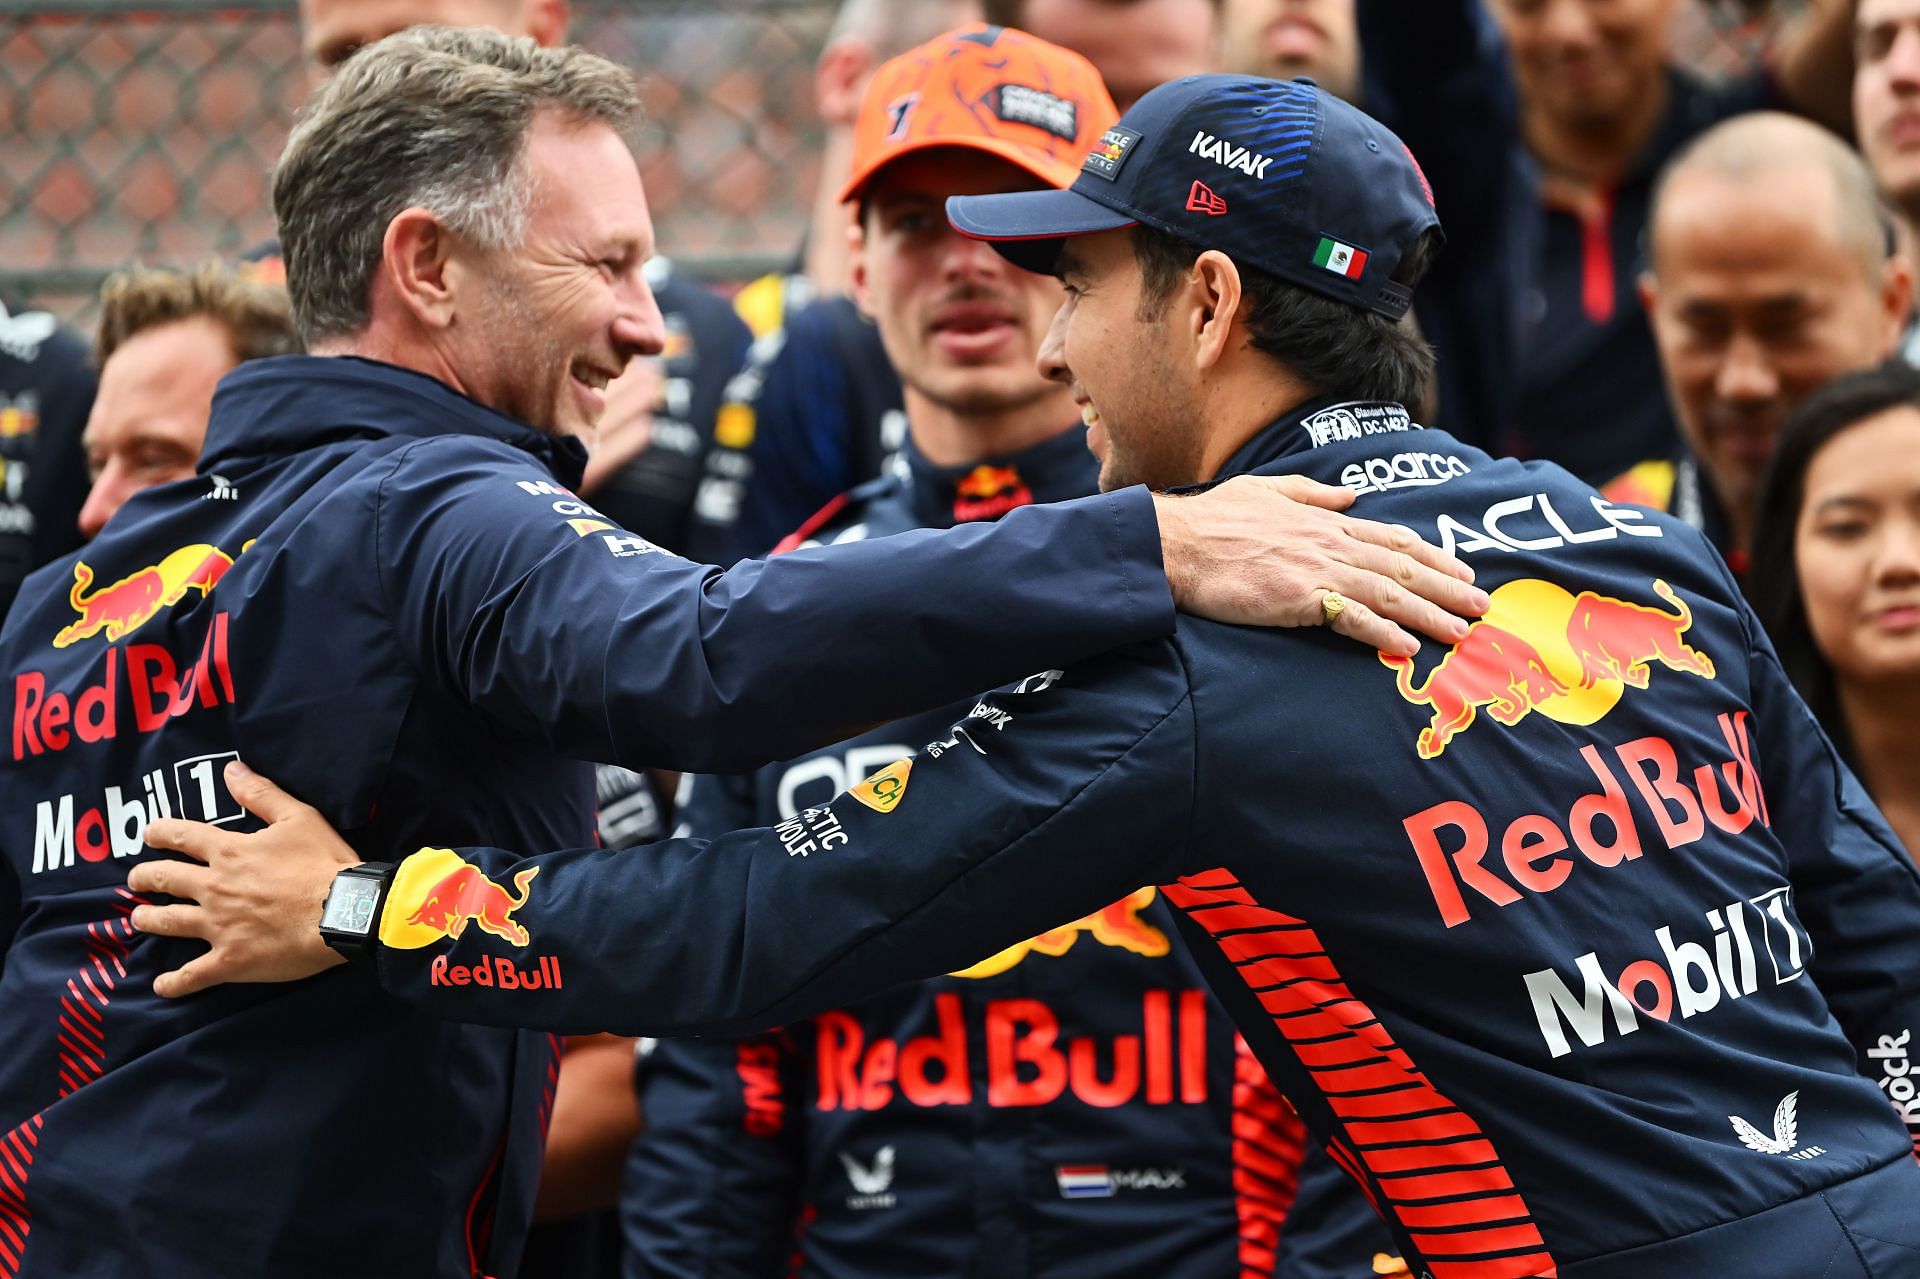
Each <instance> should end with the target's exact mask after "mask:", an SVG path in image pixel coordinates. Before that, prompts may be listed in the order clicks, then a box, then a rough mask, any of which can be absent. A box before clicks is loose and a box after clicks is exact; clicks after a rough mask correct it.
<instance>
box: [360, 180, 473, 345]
mask: <svg viewBox="0 0 1920 1279" xmlns="http://www.w3.org/2000/svg"><path fill="white" fill-rule="evenodd" d="M454 247H455V246H454V240H453V236H452V235H451V234H450V233H449V232H448V231H447V229H446V227H444V226H442V225H441V224H440V220H439V219H438V218H436V217H434V215H433V214H431V213H429V212H428V211H427V210H425V209H422V208H420V207H418V206H415V207H413V208H409V209H402V210H401V211H400V212H399V213H398V214H396V215H395V216H394V219H393V221H391V222H389V223H387V234H386V238H385V240H384V241H382V243H381V245H380V276H381V280H382V282H383V283H384V284H385V285H386V288H387V291H388V292H389V293H390V294H391V295H392V296H393V298H394V300H395V301H396V302H397V303H398V304H399V305H400V306H401V307H402V308H404V309H405V310H406V312H407V313H408V314H409V315H411V316H412V317H413V318H414V319H415V321H416V322H418V323H419V324H421V325H423V326H425V327H427V328H430V329H444V328H447V327H449V326H450V325H452V323H453V313H454V297H453V295H454V286H455V277H456V276H458V275H459V274H460V272H459V271H458V269H457V268H456V267H455V266H454V265H453V263H452V258H453V254H454Z"/></svg>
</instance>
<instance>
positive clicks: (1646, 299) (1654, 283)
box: [1633, 271, 1660, 318]
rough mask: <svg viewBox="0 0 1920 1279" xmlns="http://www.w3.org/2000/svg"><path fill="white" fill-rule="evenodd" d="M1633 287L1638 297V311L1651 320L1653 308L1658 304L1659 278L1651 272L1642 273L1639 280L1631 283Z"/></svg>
mask: <svg viewBox="0 0 1920 1279" xmlns="http://www.w3.org/2000/svg"><path fill="white" fill-rule="evenodd" d="M1633 287H1634V291H1635V292H1637V293H1639V295H1640V309H1641V310H1643V311H1645V312H1646V313H1647V315H1648V317H1649V318H1651V317H1652V315H1653V312H1654V307H1656V306H1657V305H1659V302H1660V277H1659V276H1657V275H1655V274H1654V273H1653V272H1651V271H1642V272H1641V273H1640V278H1639V279H1637V280H1635V281H1634V282H1633Z"/></svg>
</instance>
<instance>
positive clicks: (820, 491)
mask: <svg viewBox="0 0 1920 1279" xmlns="http://www.w3.org/2000/svg"><path fill="white" fill-rule="evenodd" d="M896 8H897V9H899V10H900V11H901V16H902V18H904V22H903V23H900V25H898V27H897V30H898V32H899V34H901V35H905V34H908V33H910V32H915V31H916V28H918V27H919V24H920V23H921V22H924V21H927V20H931V19H936V18H939V17H941V16H942V14H943V10H944V16H945V19H946V21H947V23H948V24H951V22H953V21H954V20H955V19H954V18H953V11H952V7H951V6H949V5H940V4H934V5H928V4H925V3H922V4H901V5H888V6H886V7H885V10H886V13H887V16H888V20H890V21H894V22H900V19H895V18H894V17H893V11H894V10H895V9H896ZM864 9H865V6H863V5H859V4H857V3H856V4H850V5H848V6H847V9H843V10H842V17H843V18H845V17H847V16H848V10H855V11H856V16H857V14H858V12H863V11H864ZM1219 10H1220V3H1219V0H996V2H995V3H987V4H982V5H981V6H980V12H981V15H982V16H983V17H984V19H985V20H986V21H987V22H988V23H990V24H994V25H999V26H1010V27H1015V28H1017V29H1019V30H1021V31H1025V32H1027V33H1029V34H1031V35H1035V36H1038V37H1039V38H1040V39H1042V40H1046V41H1048V42H1049V43H1051V44H1057V45H1060V46H1062V47H1063V48H1068V49H1072V50H1073V51H1074V52H1076V53H1078V54H1080V55H1081V56H1082V57H1085V58H1086V59H1087V60H1088V61H1090V62H1092V63H1093V65H1094V67H1095V68H1096V69H1097V70H1098V71H1099V72H1100V75H1101V78H1102V79H1103V80H1104V81H1105V82H1106V84H1107V86H1108V89H1109V90H1110V91H1111V92H1112V94H1113V96H1114V98H1115V100H1116V101H1117V102H1119V103H1120V106H1121V109H1122V110H1124V109H1125V107H1126V104H1127V103H1128V102H1131V101H1132V100H1133V99H1134V98H1136V97H1138V96H1139V95H1141V94H1143V93H1145V92H1146V91H1147V90H1148V89H1151V88H1152V87H1153V86H1154V85H1155V84H1158V83H1160V81H1161V80H1163V79H1173V78H1177V77H1179V76H1183V75H1190V74H1193V73H1196V72H1201V71H1212V70H1215V69H1217V63H1218V59H1219V42H1218V25H1217V23H1218V17H1219ZM945 29H947V26H946V25H943V26H941V27H938V28H935V30H945ZM933 34H934V31H933V30H924V31H923V32H919V33H917V38H916V39H914V40H913V41H912V43H910V44H901V45H899V46H897V50H896V51H901V50H904V49H907V48H911V47H913V46H914V45H916V44H919V43H922V42H923V41H924V40H926V39H927V38H929V37H930V36H932V35H933ZM843 83H844V81H843ZM834 100H842V98H841V97H839V96H836V98H835V99H834ZM830 154H831V153H830ZM824 177H825V174H824V170H823V184H824ZM824 189H825V188H824V185H823V190H824ZM836 216H837V218H838V223H837V225H839V226H841V227H843V228H844V227H845V225H846V214H845V213H844V212H842V213H839V214H838V215H836ZM833 224H835V223H834V219H832V218H828V217H825V216H822V215H820V214H819V213H818V211H816V216H815V218H814V221H813V223H812V226H813V234H814V235H816V236H817V235H819V234H822V233H824V231H825V230H826V228H827V227H828V226H829V225H833ZM786 315H787V320H786V331H785V333H784V334H783V335H782V336H781V338H780V339H779V341H778V344H777V345H776V344H775V343H773V342H769V341H768V339H766V338H762V339H761V340H760V341H761V343H763V344H765V345H764V346H762V345H756V350H755V356H754V359H753V360H751V361H750V362H749V364H748V367H747V368H746V369H745V370H744V371H743V372H742V373H741V376H740V378H739V379H738V380H737V381H736V383H735V385H734V387H733V388H731V389H730V390H729V394H728V399H729V403H728V405H727V406H726V408H725V409H723V410H722V414H721V422H720V427H719V431H718V435H719V437H720V440H721V447H719V448H716V449H715V450H714V452H713V453H712V454H711V455H710V457H709V460H708V464H707V479H706V481H705V482H704V483H703V485H702V487H701V493H700V502H699V512H698V519H699V521H700V524H701V531H700V533H699V534H698V536H697V537H696V540H695V542H694V545H693V548H692V551H691V553H692V554H694V555H695V556H696V558H701V559H709V560H713V561H715V562H717V563H731V562H732V561H733V560H736V559H739V558H741V557H742V556H747V555H759V554H764V553H765V552H766V550H767V549H768V548H769V547H771V546H773V545H774V544H775V543H776V542H778V541H779V540H780V539H781V538H783V537H785V536H786V535H787V534H788V533H791V532H792V531H793V530H794V529H796V528H798V527H799V526H800V525H801V524H802V523H803V522H804V521H805V520H807V519H808V518H810V517H811V516H812V515H813V514H814V513H815V512H817V511H819V510H820V509H821V508H822V507H823V506H825V505H826V504H827V503H828V502H830V501H832V500H833V499H834V498H835V497H837V496H839V495H840V494H841V493H843V492H845V491H846V490H848V489H850V488H852V487H853V486H855V485H856V484H860V483H862V482H864V481H866V480H869V479H872V478H873V477H874V476H876V475H879V474H881V473H882V472H883V471H885V470H886V469H888V467H889V466H890V465H892V464H893V462H894V460H895V459H896V458H897V457H898V455H899V451H900V446H901V443H902V441H903V440H904V439H905V432H906V417H905V413H904V409H903V406H902V405H901V404H900V402H899V399H898V396H899V382H898V379H897V378H895V377H894V376H893V374H892V370H891V369H890V368H889V367H888V363H887V361H886V359H885V358H884V354H883V353H882V352H880V351H879V350H878V348H877V347H876V346H875V345H874V342H873V339H872V327H871V325H869V324H866V323H864V321H862V320H861V318H860V316H859V313H858V311H857V310H856V309H855V308H853V307H852V306H850V305H849V304H848V303H847V302H846V300H845V299H844V297H836V298H826V299H821V300H819V301H817V302H815V303H814V304H813V305H812V306H809V307H807V308H804V310H803V311H801V312H796V311H795V310H794V308H793V307H791V305H789V306H788V308H787V311H786Z"/></svg>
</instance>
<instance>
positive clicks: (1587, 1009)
mask: <svg viewBox="0 0 1920 1279" xmlns="http://www.w3.org/2000/svg"><path fill="white" fill-rule="evenodd" d="M1792 891H1793V890H1791V889H1788V888H1776V889H1774V890H1773V891H1772V892H1770V893H1764V894H1762V895H1761V896H1759V897H1755V898H1753V899H1752V900H1751V901H1734V902H1729V903H1727V904H1726V905H1725V906H1721V907H1716V908H1714V909H1713V910H1710V911H1708V912H1707V913H1706V922H1707V927H1708V929H1709V930H1711V931H1710V932H1709V934H1708V937H1707V939H1706V942H1705V944H1702V943H1701V942H1697V941H1681V942H1676V941H1675V940H1674V939H1673V929H1671V928H1656V929H1654V930H1653V940H1654V944H1655V946H1657V947H1658V952H1659V953H1658V956H1657V957H1650V958H1646V959H1636V960H1634V961H1632V962H1631V963H1628V964H1625V965H1622V966H1621V967H1620V968H1619V970H1618V975H1617V976H1615V977H1612V978H1609V977H1608V976H1607V973H1606V969H1605V968H1604V967H1602V965H1601V963H1600V956H1599V955H1598V953H1596V952H1594V951H1591V950H1590V951H1588V952H1587V953H1586V954H1584V955H1582V956H1580V957H1579V958H1578V959H1576V960H1574V961H1573V965H1574V970H1575V973H1576V974H1577V980H1578V981H1579V983H1580V993H1579V994H1578V995H1575V994H1574V991H1573V988H1572V987H1571V986H1570V985H1569V984H1568V981H1567V979H1566V978H1565V977H1563V976H1562V975H1561V973H1560V972H1559V970H1558V969H1554V968H1543V969H1541V970H1540V971H1539V972H1535V973H1528V974H1527V975H1526V978H1525V980H1526V984H1527V997H1528V998H1529V999H1530V1000H1531V1001H1532V1003H1533V1015H1534V1017H1535V1019H1536V1020H1537V1021H1538V1022H1539V1024H1540V1037H1541V1038H1542V1039H1543V1040H1545V1041H1546V1045H1547V1051H1548V1052H1549V1053H1551V1054H1552V1055H1553V1056H1555V1057H1564V1056H1566V1055H1567V1054H1568V1053H1570V1052H1572V1051H1573V1046H1572V1044H1571V1042H1570V1041H1569V1040H1568V1038H1567V1032H1568V1031H1569V1030H1570V1031H1572V1032H1573V1034H1574V1036H1575V1037H1576V1038H1578V1039H1579V1041H1580V1042H1581V1043H1582V1044H1584V1045H1586V1046H1587V1047H1589V1048H1591V1047H1593V1046H1594V1045H1595V1044H1597V1043H1599V1042H1600V1041H1601V1040H1603V1039H1605V1038H1606V1037H1607V1023H1608V1021H1609V1020H1611V1021H1612V1023H1613V1029H1614V1031H1615V1032H1616V1033H1618V1034H1621V1035H1630V1034H1632V1033H1633V1032H1634V1031H1636V1030H1638V1029H1640V1018H1641V1017H1652V1018H1654V1019H1656V1020H1658V1021H1671V1020H1673V1019H1674V1018H1676V1017H1678V1018H1680V1019H1681V1020H1685V1019H1686V1018H1688V1017H1692V1016H1695V1015H1697V1014H1699V1013H1705V1012H1711V1011H1713V1010H1714V1009H1715V1008H1718V1007H1719V1006H1720V1004H1721V1001H1723V1000H1734V999H1745V998H1746V997H1748V996H1749V995H1754V994H1758V993H1759V991H1760V989H1761V982H1762V980H1763V976H1765V975H1766V973H1767V970H1766V969H1762V968H1761V966H1760V962H1759V959H1758V952H1759V950H1761V949H1764V950H1765V951H1766V954H1767V959H1768V961H1769V962H1768V968H1769V969H1770V970H1771V977H1772V984H1773V985H1775V986H1784V985H1785V984H1786V983H1788V982H1790V981H1795V980H1798V978H1799V977H1800V975H1801V974H1802V973H1803V972H1805V971H1806V962H1807V956H1808V954H1809V952H1810V951H1811V949H1812V947H1811V946H1810V945H1809V944H1808V942H1807V939H1806V938H1805V937H1804V936H1802V935H1801V931H1800V924H1799V921H1798V920H1797V919H1796V918H1795V917H1794V915H1793V913H1792V900H1791V899H1792ZM1708 946H1711V947H1712V949H1711V950H1709V949H1708Z"/></svg>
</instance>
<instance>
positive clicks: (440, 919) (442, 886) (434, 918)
mask: <svg viewBox="0 0 1920 1279" xmlns="http://www.w3.org/2000/svg"><path fill="white" fill-rule="evenodd" d="M539 873H540V868H539V867H538V866H532V867H529V868H528V869H526V870H523V871H521V872H520V873H519V874H517V875H515V876H514V877H513V888H514V892H513V893H509V892H508V891H507V890H506V889H504V888H502V887H500V885H498V884H496V883H494V882H493V881H492V880H491V879H488V878H487V877H486V876H485V875H482V874H481V873H480V868H479V867H477V866H462V867H461V868H460V869H459V870H456V871H454V872H453V873H452V874H450V875H448V876H447V877H446V878H444V879H442V880H440V881H439V882H438V883H436V884H435V885H434V886H433V887H431V888H429V889H428V890H427V895H426V899H425V900H423V901H422V902H421V903H420V905H419V906H418V907H416V908H415V909H414V912H413V913H412V914H411V915H408V916H407V922H408V923H409V924H417V925H419V926H421V927H423V928H431V929H433V930H434V931H435V932H439V933H445V934H446V935H447V936H449V937H455V938H457V937H459V936H460V934H461V933H463V932H465V931H466V928H467V925H468V924H469V923H472V924H477V925H479V927H480V931H481V932H483V933H492V934H493V935H494V936H495V937H499V938H502V939H504V940H506V941H509V942H512V943H513V944H514V945H516V946H524V945H526V944H527V942H528V941H529V940H531V939H530V938H529V937H528V935H527V930H526V929H525V928H522V927H521V926H520V925H519V924H517V923H515V922H514V920H513V912H514V911H516V910H519V909H520V908H521V907H522V906H524V905H526V904H527V886H528V885H529V884H531V883H532V882H533V877H534V876H535V875H538V874H539ZM515 893H517V894H518V896H515V895H514V894H515Z"/></svg>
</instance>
